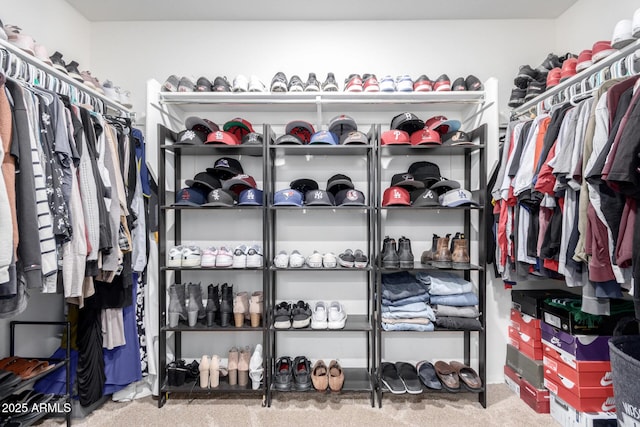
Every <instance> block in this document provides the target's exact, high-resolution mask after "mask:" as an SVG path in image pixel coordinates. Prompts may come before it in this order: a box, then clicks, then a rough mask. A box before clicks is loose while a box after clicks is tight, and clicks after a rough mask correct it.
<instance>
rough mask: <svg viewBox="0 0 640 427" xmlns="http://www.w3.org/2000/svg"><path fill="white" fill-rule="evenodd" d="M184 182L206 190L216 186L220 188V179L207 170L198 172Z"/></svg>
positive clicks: (213, 188)
mask: <svg viewBox="0 0 640 427" xmlns="http://www.w3.org/2000/svg"><path fill="white" fill-rule="evenodd" d="M185 183H186V184H187V185H188V186H189V187H200V188H203V189H205V190H207V191H211V190H215V189H216V188H222V184H221V183H220V180H219V179H218V178H216V177H215V176H213V175H211V174H210V173H209V172H199V173H197V174H196V176H194V177H193V179H188V180H186V181H185Z"/></svg>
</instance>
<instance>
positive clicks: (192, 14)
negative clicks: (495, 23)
mask: <svg viewBox="0 0 640 427" xmlns="http://www.w3.org/2000/svg"><path fill="white" fill-rule="evenodd" d="M66 1H67V3H69V4H70V5H71V6H73V7H74V8H75V9H76V10H77V11H78V12H80V13H81V14H82V15H83V16H84V17H85V18H87V19H88V20H89V21H211V20H319V21H322V20H334V21H335V20H394V21H396V20H433V19H555V18H557V17H558V16H560V15H561V14H562V13H563V12H564V11H566V10H567V9H568V8H569V7H571V6H572V5H573V4H574V3H576V1H577V0H538V1H536V2H530V1H525V0H394V1H392V0H359V1H358V0H351V1H345V0H312V1H310V0H271V1H268V0H234V1H220V0H180V1H175V0H109V1H104V0H66Z"/></svg>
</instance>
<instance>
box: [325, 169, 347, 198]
mask: <svg viewBox="0 0 640 427" xmlns="http://www.w3.org/2000/svg"><path fill="white" fill-rule="evenodd" d="M350 188H354V186H353V181H351V178H349V177H348V176H347V175H343V174H341V173H337V174H335V175H333V176H332V177H331V178H329V179H328V180H327V191H328V192H329V193H331V194H333V195H334V196H335V195H336V194H338V191H340V190H344V189H350Z"/></svg>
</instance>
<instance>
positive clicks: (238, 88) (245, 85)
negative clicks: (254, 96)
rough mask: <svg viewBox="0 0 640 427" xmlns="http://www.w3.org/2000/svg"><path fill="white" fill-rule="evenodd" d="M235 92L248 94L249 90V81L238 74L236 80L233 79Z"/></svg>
mask: <svg viewBox="0 0 640 427" xmlns="http://www.w3.org/2000/svg"><path fill="white" fill-rule="evenodd" d="M232 90H233V91H234V92H247V91H248V90H249V80H247V78H246V77H245V76H244V75H242V74H238V75H237V76H236V78H235V79H233V89H232Z"/></svg>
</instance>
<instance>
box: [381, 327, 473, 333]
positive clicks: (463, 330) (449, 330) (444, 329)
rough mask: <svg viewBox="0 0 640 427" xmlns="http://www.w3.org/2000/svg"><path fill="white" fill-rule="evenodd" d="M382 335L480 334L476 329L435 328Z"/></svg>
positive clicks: (383, 331)
mask: <svg viewBox="0 0 640 427" xmlns="http://www.w3.org/2000/svg"><path fill="white" fill-rule="evenodd" d="M380 332H381V333H383V334H433V333H434V332H435V333H438V332H456V333H457V332H480V331H479V330H476V329H447V328H438V327H437V326H436V328H435V329H434V330H433V331H385V330H381V331H380Z"/></svg>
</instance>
